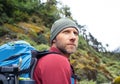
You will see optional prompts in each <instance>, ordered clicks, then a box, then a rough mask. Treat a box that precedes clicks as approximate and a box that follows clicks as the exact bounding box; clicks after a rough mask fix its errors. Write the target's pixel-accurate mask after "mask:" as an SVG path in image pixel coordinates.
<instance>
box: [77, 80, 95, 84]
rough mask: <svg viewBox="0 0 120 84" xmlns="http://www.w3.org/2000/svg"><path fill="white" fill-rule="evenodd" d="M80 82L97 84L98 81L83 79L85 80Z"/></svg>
mask: <svg viewBox="0 0 120 84" xmlns="http://www.w3.org/2000/svg"><path fill="white" fill-rule="evenodd" d="M79 84H96V82H94V81H92V80H91V81H88V80H83V81H81V82H80V83H79Z"/></svg>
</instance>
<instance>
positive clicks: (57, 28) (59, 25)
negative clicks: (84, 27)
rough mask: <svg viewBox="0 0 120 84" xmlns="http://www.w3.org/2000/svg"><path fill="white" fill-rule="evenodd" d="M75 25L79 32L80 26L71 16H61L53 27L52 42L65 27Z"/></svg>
mask: <svg viewBox="0 0 120 84" xmlns="http://www.w3.org/2000/svg"><path fill="white" fill-rule="evenodd" d="M68 27H73V28H76V29H77V30H78V32H79V29H78V26H77V25H76V23H75V22H74V21H72V20H71V19H69V18H61V19H59V20H57V21H55V22H54V24H53V25H52V28H51V35H50V43H52V40H54V39H55V37H56V36H57V35H58V34H59V33H60V32H61V31H62V30H63V29H65V28H68Z"/></svg>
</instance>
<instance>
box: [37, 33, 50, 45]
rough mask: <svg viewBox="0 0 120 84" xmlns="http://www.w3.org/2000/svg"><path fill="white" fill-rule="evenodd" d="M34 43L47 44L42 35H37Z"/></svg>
mask: <svg viewBox="0 0 120 84" xmlns="http://www.w3.org/2000/svg"><path fill="white" fill-rule="evenodd" d="M36 42H37V43H38V44H47V43H48V41H47V40H46V38H45V36H44V35H43V34H39V35H38V37H37V40H36Z"/></svg>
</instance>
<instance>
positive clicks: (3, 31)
mask: <svg viewBox="0 0 120 84" xmlns="http://www.w3.org/2000/svg"><path fill="white" fill-rule="evenodd" d="M8 33H9V31H8V30H7V29H6V28H4V27H0V37H1V36H4V35H6V34H8Z"/></svg>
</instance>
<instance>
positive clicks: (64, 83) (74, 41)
mask: <svg viewBox="0 0 120 84" xmlns="http://www.w3.org/2000/svg"><path fill="white" fill-rule="evenodd" d="M78 35H79V29H78V27H77V25H76V24H75V22H74V21H72V20H70V19H68V18H61V19H59V20H57V21H56V22H55V23H54V24H53V25H52V28H51V36H50V43H51V48H50V50H49V51H50V52H57V53H59V54H48V55H46V56H44V57H42V58H41V59H39V61H38V63H37V65H36V68H35V71H34V79H35V81H36V84H71V75H72V74H73V73H72V70H71V66H70V63H69V60H68V58H69V57H70V54H72V53H74V52H75V51H76V49H77V47H78V39H79V36H78Z"/></svg>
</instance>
